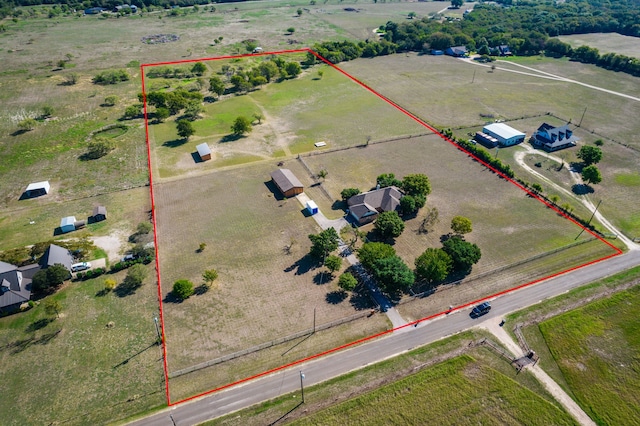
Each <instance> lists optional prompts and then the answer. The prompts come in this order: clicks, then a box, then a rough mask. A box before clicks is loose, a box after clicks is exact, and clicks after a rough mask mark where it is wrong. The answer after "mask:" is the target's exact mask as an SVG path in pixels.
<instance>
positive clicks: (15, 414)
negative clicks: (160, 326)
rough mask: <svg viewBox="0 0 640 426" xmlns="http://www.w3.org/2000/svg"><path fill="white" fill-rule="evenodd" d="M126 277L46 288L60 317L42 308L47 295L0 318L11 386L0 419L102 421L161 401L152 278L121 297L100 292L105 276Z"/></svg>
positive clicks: (0, 355)
mask: <svg viewBox="0 0 640 426" xmlns="http://www.w3.org/2000/svg"><path fill="white" fill-rule="evenodd" d="M150 272H151V271H150ZM124 277H125V272H121V273H119V274H116V275H113V276H112V275H106V276H102V277H100V278H96V279H93V280H88V281H83V282H71V283H68V284H65V287H64V288H63V289H62V290H60V291H59V292H58V293H57V294H55V295H53V296H50V298H53V299H55V300H57V301H59V302H60V304H61V305H62V311H61V313H60V318H57V319H54V318H55V315H47V314H46V313H45V312H44V306H43V304H42V303H44V302H45V301H46V299H45V300H43V301H41V302H42V303H41V304H40V305H39V306H36V307H35V308H33V309H31V310H29V311H28V312H24V313H21V314H17V315H12V316H8V317H5V318H1V319H0V362H2V364H3V365H4V366H5V367H4V368H3V369H2V370H1V371H0V380H1V381H2V383H3V386H4V387H5V389H10V390H11V392H5V395H4V396H3V403H2V404H0V418H2V419H3V420H2V423H3V424H5V425H25V424H50V423H60V424H62V423H64V424H69V425H86V424H106V423H109V422H113V421H117V420H119V419H123V418H125V417H128V416H132V415H134V414H136V413H138V412H140V411H145V410H149V409H151V408H152V407H156V406H159V405H162V404H163V403H164V402H165V401H166V399H165V395H164V386H163V382H164V380H163V373H162V362H161V361H159V359H160V358H161V356H162V354H161V350H160V347H159V346H157V345H156V344H155V341H156V338H157V337H156V332H155V328H154V326H153V315H154V313H156V312H157V302H156V299H155V297H154V295H155V294H156V288H155V286H154V285H153V284H152V283H151V279H149V278H147V280H146V282H145V284H143V286H142V287H141V288H140V289H138V291H136V293H135V294H132V295H129V296H126V297H118V296H117V295H116V294H114V293H109V294H106V295H104V296H98V293H99V292H100V291H101V290H103V289H104V280H105V278H113V279H115V280H116V281H117V282H118V283H119V282H121V281H122V280H123V279H124ZM52 320H53V321H52ZM111 322H112V323H113V324H112V326H108V324H109V323H111Z"/></svg>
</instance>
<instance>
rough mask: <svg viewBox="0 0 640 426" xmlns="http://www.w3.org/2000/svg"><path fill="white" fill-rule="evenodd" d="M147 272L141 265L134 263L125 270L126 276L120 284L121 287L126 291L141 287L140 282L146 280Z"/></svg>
mask: <svg viewBox="0 0 640 426" xmlns="http://www.w3.org/2000/svg"><path fill="white" fill-rule="evenodd" d="M148 274H149V272H148V271H147V268H146V267H145V266H144V265H142V264H141V263H136V264H135V265H132V266H131V267H130V268H129V269H128V270H127V276H126V277H125V278H124V281H123V282H122V284H123V287H124V288H126V289H128V290H134V289H136V288H138V287H140V286H141V285H142V282H143V281H144V280H145V278H147V275H148Z"/></svg>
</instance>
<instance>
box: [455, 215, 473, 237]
mask: <svg viewBox="0 0 640 426" xmlns="http://www.w3.org/2000/svg"><path fill="white" fill-rule="evenodd" d="M451 230H452V231H453V232H454V233H456V234H458V235H464V234H468V233H469V232H471V231H472V230H473V228H472V225H471V219H469V218H466V217H464V216H454V217H453V219H451Z"/></svg>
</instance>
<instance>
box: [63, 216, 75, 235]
mask: <svg viewBox="0 0 640 426" xmlns="http://www.w3.org/2000/svg"><path fill="white" fill-rule="evenodd" d="M75 224H76V218H75V216H67V217H63V218H62V220H61V221H60V232H62V233H63V234H64V233H65V232H71V231H75V230H76V225H75Z"/></svg>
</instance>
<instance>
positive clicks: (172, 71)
mask: <svg viewBox="0 0 640 426" xmlns="http://www.w3.org/2000/svg"><path fill="white" fill-rule="evenodd" d="M206 71H207V66H206V65H205V64H204V63H202V62H196V63H195V64H193V65H191V66H179V67H170V66H164V67H150V68H149V70H147V71H146V72H145V77H149V78H191V77H193V76H201V75H203V74H204V73H205V72H206Z"/></svg>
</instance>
